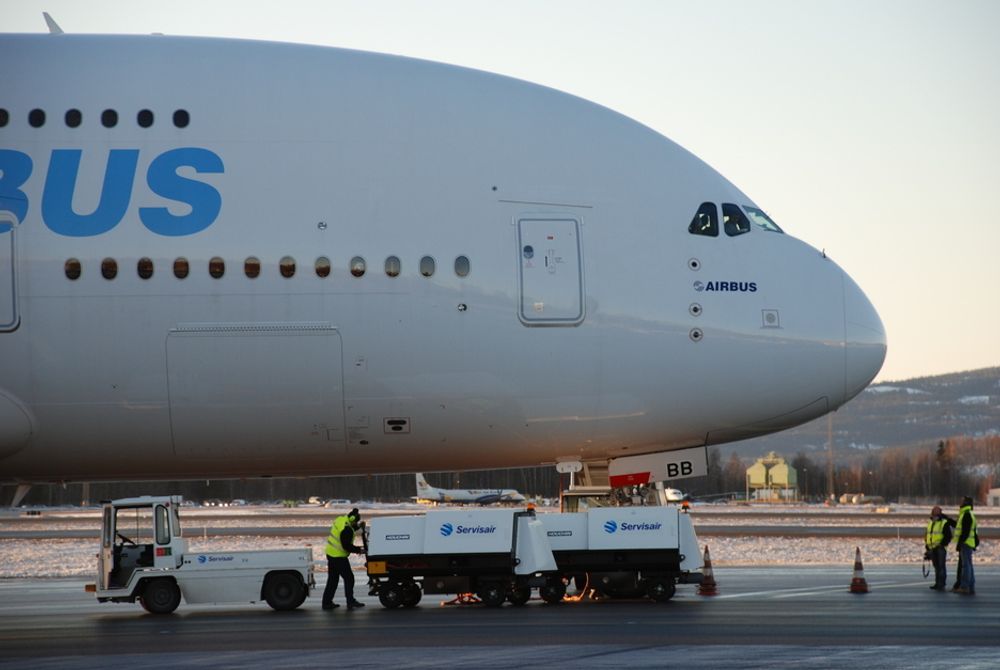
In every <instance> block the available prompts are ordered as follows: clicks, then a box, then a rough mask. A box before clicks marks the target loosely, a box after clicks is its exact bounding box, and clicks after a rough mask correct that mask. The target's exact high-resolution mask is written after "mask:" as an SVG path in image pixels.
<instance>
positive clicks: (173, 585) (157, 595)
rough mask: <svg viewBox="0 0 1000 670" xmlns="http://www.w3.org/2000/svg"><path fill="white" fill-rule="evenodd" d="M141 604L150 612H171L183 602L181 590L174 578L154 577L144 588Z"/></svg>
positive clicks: (140, 599) (140, 598)
mask: <svg viewBox="0 0 1000 670" xmlns="http://www.w3.org/2000/svg"><path fill="white" fill-rule="evenodd" d="M139 604H141V605H142V608H143V609H144V610H146V611H147V612H149V613H150V614H170V613H171V612H173V611H174V610H175V609H177V606H178V605H180V604H181V590H180V589H179V588H177V582H175V581H174V580H172V579H154V580H151V581H150V582H148V583H147V584H146V587H145V588H144V589H143V590H142V595H141V596H139Z"/></svg>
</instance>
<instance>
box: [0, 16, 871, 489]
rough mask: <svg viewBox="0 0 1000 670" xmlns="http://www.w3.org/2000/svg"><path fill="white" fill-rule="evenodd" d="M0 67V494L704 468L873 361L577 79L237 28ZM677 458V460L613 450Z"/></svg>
mask: <svg viewBox="0 0 1000 670" xmlns="http://www.w3.org/2000/svg"><path fill="white" fill-rule="evenodd" d="M0 53H2V54H3V67H0V91H2V92H3V95H2V96H0V483H4V484H18V485H20V486H19V489H18V491H19V492H18V494H17V495H23V492H24V491H25V490H26V488H27V486H28V485H30V484H31V483H33V482H61V483H68V482H80V481H83V482H86V481H109V480H152V479H160V480H162V479H185V478H188V479H205V478H211V479H216V478H227V477H229V478H236V477H264V476H267V477H270V476H276V477H277V476H319V475H344V474H363V473H380V472H386V473H388V472H415V471H417V470H432V469H433V470H474V469H486V468H504V467H523V466H533V465H540V464H558V465H559V466H562V467H566V468H569V467H571V466H572V467H574V468H576V467H578V466H580V465H581V464H587V463H603V464H605V466H607V467H608V468H609V469H608V472H610V473H611V479H612V485H617V484H616V483H615V482H616V481H621V482H624V483H627V484H630V485H631V484H640V483H646V482H648V481H663V480H668V479H675V478H679V477H689V476H700V475H704V474H705V472H706V467H707V466H705V465H704V463H705V459H704V452H705V449H704V447H705V446H706V445H714V444H720V443H723V442H728V441H732V440H741V439H745V438H749V437H753V436H756V435H764V434H767V433H772V432H775V431H779V430H783V429H785V428H789V427H791V426H796V425H799V424H801V423H804V422H806V421H809V420H811V419H814V418H816V417H818V416H822V415H824V414H826V413H827V412H831V411H833V410H835V409H837V408H838V407H840V406H841V405H843V404H844V403H846V402H847V401H848V400H850V399H851V398H852V397H854V396H855V395H857V394H858V393H860V392H861V390H862V389H864V388H865V386H867V384H868V383H869V382H870V381H871V380H872V378H873V377H874V376H875V374H876V373H877V372H878V371H879V369H880V368H881V366H882V362H883V360H884V358H885V351H886V336H885V330H884V328H883V326H882V322H881V321H880V319H879V316H878V314H877V313H876V311H875V309H874V307H873V306H872V305H871V303H870V302H869V301H868V299H867V298H866V297H865V295H864V293H863V292H862V290H861V289H860V288H859V287H858V286H857V284H855V283H854V281H853V280H852V279H851V278H850V277H849V276H848V275H847V274H846V273H845V272H844V271H843V270H842V269H841V268H840V267H839V266H838V265H837V264H836V263H835V262H834V261H833V260H831V259H830V258H828V257H827V256H826V254H825V253H822V252H820V251H819V250H818V249H815V248H813V247H810V246H809V245H807V244H805V243H803V242H802V241H800V240H797V239H795V238H793V237H792V236H791V235H788V234H785V233H784V231H783V230H782V229H781V228H779V227H778V226H777V225H776V224H775V222H774V221H772V220H771V219H770V218H769V217H768V216H767V215H766V214H765V213H764V211H763V209H762V208H761V207H760V206H759V205H758V204H757V203H755V202H754V201H753V199H752V198H750V197H749V196H747V195H746V194H744V193H743V192H742V191H740V190H739V189H738V188H737V187H736V186H734V185H733V184H732V183H730V182H729V181H728V180H726V179H725V178H724V177H723V176H722V175H720V174H719V173H717V172H716V171H715V170H713V169H712V168H711V167H709V166H708V165H706V164H705V163H704V162H702V161H701V160H699V159H698V158H696V157H695V156H694V155H692V154H691V153H689V152H688V151H686V150H685V149H683V148H681V147H679V146H678V145H676V144H675V143H673V142H672V141H670V140H669V139H667V138H665V137H663V136H662V135H660V134H659V133H657V132H655V131H653V130H651V129H650V128H648V127H646V126H643V125H642V124H640V123H637V122H636V121H633V120H631V119H628V118H626V117H624V116H622V115H621V114H618V113H616V112H613V111H611V110H609V109H606V108H604V107H601V106H599V105H596V104H594V103H592V102H588V101H586V100H582V99H580V98H577V97H574V96H572V95H567V94H565V93H561V92H559V91H555V90H553V89H550V88H546V87H543V86H538V85H536V84H531V83H528V82H524V81H518V80H515V79H511V78H508V77H502V76H498V75H495V74H489V73H485V72H478V71H474V70H469V69H464V68H461V67H455V66H452V65H444V64H439V63H431V62H427V61H421V60H415V59H411V58H403V57H397V56H387V55H381V54H372V53H364V52H358V51H351V50H347V49H336V48H325V47H317V46H305V45H294V44H280V43H274V42H256V41H248V40H233V39H213V38H195V37H172V36H163V35H146V36H142V35H119V36H109V35H73V34H37V35H36V34H32V35H13V34H4V35H0ZM665 104H683V96H682V98H678V99H677V100H674V101H672V102H669V103H665ZM706 104H728V103H723V102H721V100H720V101H719V102H718V103H711V102H709V103H706ZM745 104H747V105H750V104H752V101H749V100H747V101H745ZM734 150H738V147H734ZM827 195H828V191H827V190H825V188H824V185H823V184H816V185H815V201H816V206H817V207H827V206H836V204H835V203H829V202H827V200H826V196H827ZM841 195H842V196H843V195H844V194H843V193H841ZM845 225H846V224H845ZM473 445H474V446H473ZM688 448H690V449H691V450H693V451H694V452H697V453H700V454H702V456H701V458H700V460H698V459H689V458H686V457H684V458H680V457H678V458H679V460H678V461H676V462H674V461H671V462H669V463H665V464H664V463H658V462H655V461H656V459H655V457H654V459H653V461H650V460H643V461H641V462H640V461H635V462H634V463H633V460H632V459H635V458H638V459H644V458H645V457H646V455H650V454H656V455H665V454H668V453H669V454H673V453H675V450H682V449H688ZM678 453H680V452H678ZM609 461H610V465H608V464H609ZM616 464H618V465H619V466H620V467H617V468H616V467H615V466H616ZM563 471H570V470H568V469H567V470H563Z"/></svg>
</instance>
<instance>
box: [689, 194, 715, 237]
mask: <svg viewBox="0 0 1000 670" xmlns="http://www.w3.org/2000/svg"><path fill="white" fill-rule="evenodd" d="M688 232H689V233H691V234H692V235H707V236H708V237H718V236H719V208H718V207H716V206H715V203H714V202H703V203H701V207H699V208H698V211H697V212H695V214H694V218H693V219H691V224H690V225H689V226H688Z"/></svg>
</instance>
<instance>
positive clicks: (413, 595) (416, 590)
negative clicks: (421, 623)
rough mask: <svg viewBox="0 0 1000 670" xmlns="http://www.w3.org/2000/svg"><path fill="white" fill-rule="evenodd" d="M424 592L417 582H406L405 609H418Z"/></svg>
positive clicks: (404, 587) (404, 589)
mask: <svg viewBox="0 0 1000 670" xmlns="http://www.w3.org/2000/svg"><path fill="white" fill-rule="evenodd" d="M423 595H424V592H423V591H421V590H420V587H419V586H417V583H416V582H405V583H404V584H403V607H416V606H417V603H419V602H420V598H421V597H422V596H423Z"/></svg>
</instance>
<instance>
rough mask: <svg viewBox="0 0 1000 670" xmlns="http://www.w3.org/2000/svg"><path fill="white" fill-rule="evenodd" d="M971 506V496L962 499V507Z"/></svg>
mask: <svg viewBox="0 0 1000 670" xmlns="http://www.w3.org/2000/svg"><path fill="white" fill-rule="evenodd" d="M971 504H972V497H971V496H965V497H964V498H962V507H965V506H966V505H971Z"/></svg>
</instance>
